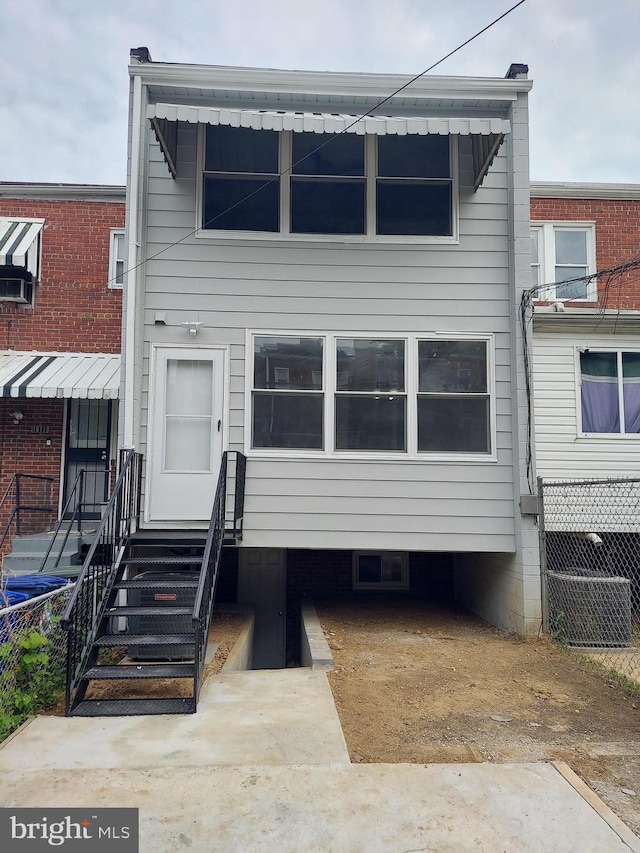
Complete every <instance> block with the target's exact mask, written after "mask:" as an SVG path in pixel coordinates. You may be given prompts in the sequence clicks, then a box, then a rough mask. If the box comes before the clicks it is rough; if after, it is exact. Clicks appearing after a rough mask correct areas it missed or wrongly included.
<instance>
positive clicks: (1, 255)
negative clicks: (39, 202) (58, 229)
mask: <svg viewBox="0 0 640 853" xmlns="http://www.w3.org/2000/svg"><path fill="white" fill-rule="evenodd" d="M43 225H44V219H5V218H4V217H0V267H5V266H8V267H24V268H25V269H26V270H27V271H28V272H30V273H31V275H32V276H33V278H34V279H36V280H38V278H39V277H40V235H41V232H42V226H43Z"/></svg>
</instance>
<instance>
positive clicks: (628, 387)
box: [580, 351, 640, 435]
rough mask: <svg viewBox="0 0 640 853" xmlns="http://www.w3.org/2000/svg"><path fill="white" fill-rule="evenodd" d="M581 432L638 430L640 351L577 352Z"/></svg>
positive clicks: (623, 432)
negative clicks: (579, 379) (579, 378)
mask: <svg viewBox="0 0 640 853" xmlns="http://www.w3.org/2000/svg"><path fill="white" fill-rule="evenodd" d="M580 374H581V410H582V432H584V433H617V434H631V435H638V433H640V352H620V351H618V352H592V351H589V352H581V353H580Z"/></svg>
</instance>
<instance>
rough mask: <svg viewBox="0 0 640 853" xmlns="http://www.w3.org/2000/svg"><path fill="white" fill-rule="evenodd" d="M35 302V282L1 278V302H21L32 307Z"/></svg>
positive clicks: (15, 278) (16, 278)
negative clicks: (33, 301)
mask: <svg viewBox="0 0 640 853" xmlns="http://www.w3.org/2000/svg"><path fill="white" fill-rule="evenodd" d="M32 300H33V282H32V281H25V280H24V279H22V278H18V277H17V276H16V277H6V276H5V277H0V302H19V303H22V304H23V305H30V304H31V302H32Z"/></svg>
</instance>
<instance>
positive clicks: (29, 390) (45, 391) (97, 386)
mask: <svg viewBox="0 0 640 853" xmlns="http://www.w3.org/2000/svg"><path fill="white" fill-rule="evenodd" d="M119 390H120V356H119V355H105V354H102V353H78V352H62V353H41V352H13V351H5V352H0V391H1V393H0V396H2V397H58V398H70V397H75V398H80V399H85V400H86V399H92V400H117V399H118V395H119Z"/></svg>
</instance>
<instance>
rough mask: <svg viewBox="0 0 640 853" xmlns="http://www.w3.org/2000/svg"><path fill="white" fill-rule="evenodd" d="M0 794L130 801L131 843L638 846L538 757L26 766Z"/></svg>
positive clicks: (537, 848)
mask: <svg viewBox="0 0 640 853" xmlns="http://www.w3.org/2000/svg"><path fill="white" fill-rule="evenodd" d="M0 802H1V803H2V805H3V806H13V807H20V806H34V805H37V806H39V807H47V806H59V807H68V806H69V805H70V804H73V806H75V807H86V808H87V809H88V810H90V809H91V808H96V807H101V806H136V807H138V808H139V810H140V853H169V851H178V850H187V849H188V850H189V851H193V853H196V851H198V853H199V851H216V853H217V851H221V852H222V853H226V852H227V851H242V853H245V852H246V853H252V852H253V851H269V853H272V851H276V850H277V851H278V853H286V851H291V853H305V852H306V851H319V853H320V851H321V853H328V852H329V851H336V853H338V851H340V853H341V852H342V851H345V853H359V851H363V853H365V852H366V853H372V851H375V853H378V851H380V853H386V851H394V853H395V852H396V851H397V852H398V853H399V851H418V850H420V851H438V853H464V851H474V853H501V851H505V853H541V851H545V853H546V851H554V853H576V851H578V850H579V851H580V853H629V851H631V850H638V849H640V848H638V847H634V846H633V837H632V836H631V834H630V833H629V838H628V839H627V840H624V838H623V837H621V834H619V833H618V832H617V831H616V829H615V828H613V827H612V826H611V825H610V824H609V823H607V822H606V821H605V820H603V818H602V817H601V816H600V815H599V813H598V811H596V810H595V809H594V808H593V807H592V806H591V805H590V804H589V803H588V802H587V800H586V799H584V798H583V797H582V796H581V795H580V794H579V793H578V792H577V791H576V790H575V789H574V787H573V786H572V785H571V784H569V783H568V782H567V781H566V779H565V778H563V776H562V775H561V774H560V773H559V772H558V771H557V770H556V768H555V767H553V766H552V765H550V764H511V765H504V764H502V765H501V764H459V765H435V764H431V765H408V764H398V765H388V764H386V765H385V764H370V765H351V766H333V767H321V766H318V765H314V766H309V765H307V766H304V767H301V766H291V767H275V766H272V767H235V768H234V767H202V766H200V767H194V768H187V767H161V768H157V767H156V768H151V767H149V768H146V769H142V768H140V769H138V770H117V769H112V770H110V771H109V772H108V773H104V771H101V770H86V769H83V770H62V771H56V772H55V773H52V772H51V770H43V771H38V770H37V769H35V768H30V769H28V770H24V771H19V770H12V771H10V772H9V773H7V774H5V775H4V776H3V778H2V781H0ZM623 830H624V827H623ZM622 835H624V832H622ZM627 841H629V842H630V843H627Z"/></svg>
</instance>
